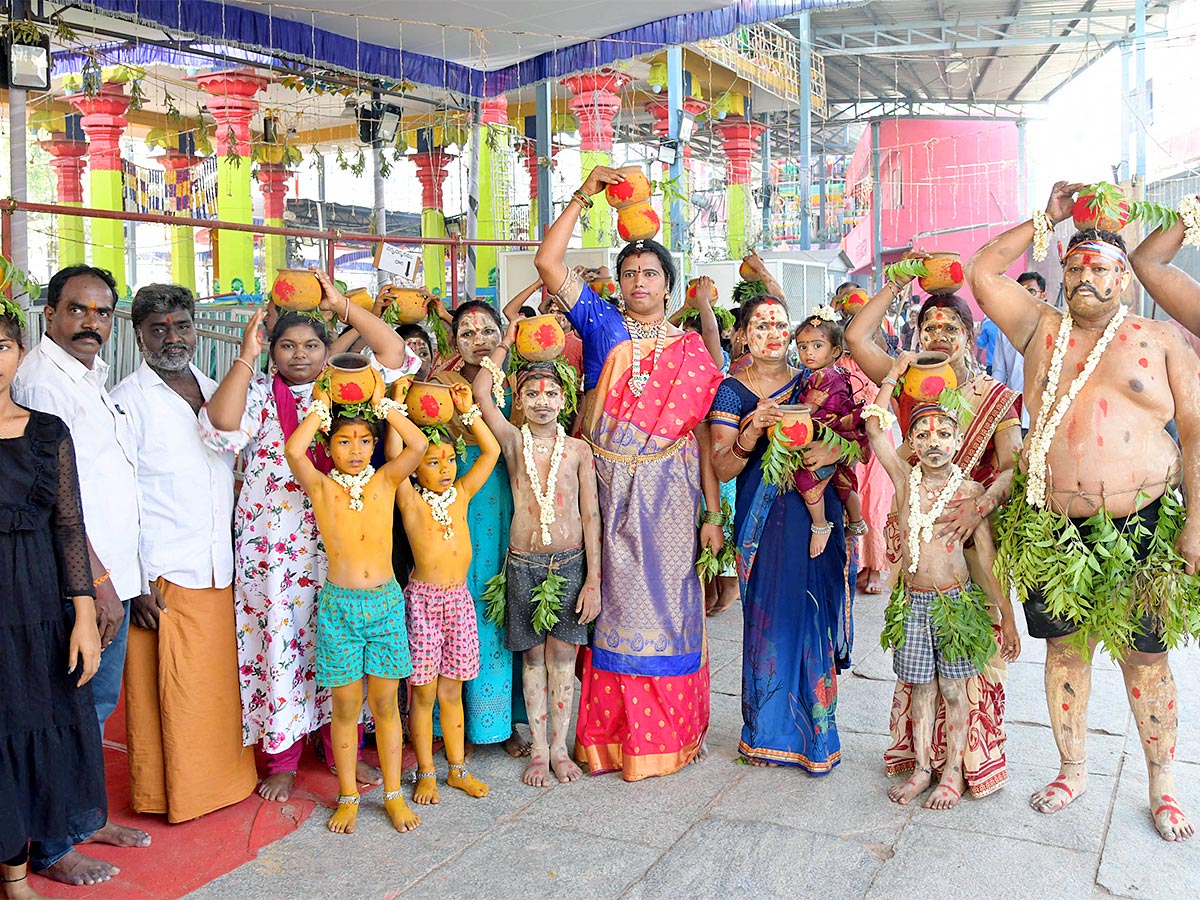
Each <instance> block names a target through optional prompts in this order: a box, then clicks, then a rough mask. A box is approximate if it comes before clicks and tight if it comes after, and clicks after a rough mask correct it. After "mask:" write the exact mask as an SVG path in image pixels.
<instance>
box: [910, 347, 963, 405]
mask: <svg viewBox="0 0 1200 900" xmlns="http://www.w3.org/2000/svg"><path fill="white" fill-rule="evenodd" d="M949 359H950V357H949V356H948V355H947V354H945V353H939V352H936V351H933V350H930V351H927V352H925V353H918V354H917V361H916V362H915V363H913V364H912V365H911V366H909V367H908V371H907V372H905V373H904V382H903V384H904V393H906V394H907V395H908V396H910V397H912V398H913V399H914V400H933V401H936V400H937V399H938V398H939V397H940V396H941V395H942V391H944V390H945V389H946V388H957V387H958V378H957V376H955V374H954V367H953V366H951V365H950V363H949V361H948V360H949Z"/></svg>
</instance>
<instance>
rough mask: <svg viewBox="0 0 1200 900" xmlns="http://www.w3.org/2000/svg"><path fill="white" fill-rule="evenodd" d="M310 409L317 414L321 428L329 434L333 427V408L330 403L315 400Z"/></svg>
mask: <svg viewBox="0 0 1200 900" xmlns="http://www.w3.org/2000/svg"><path fill="white" fill-rule="evenodd" d="M308 411H309V412H310V413H316V414H317V418H318V419H320V421H321V430H322V431H323V432H325V433H326V434H329V429H330V428H332V427H333V410H331V409H330V408H329V404H327V403H326V402H325V401H324V400H313V402H312V405H311V406H309V408H308Z"/></svg>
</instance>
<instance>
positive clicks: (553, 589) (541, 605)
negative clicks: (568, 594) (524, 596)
mask: <svg viewBox="0 0 1200 900" xmlns="http://www.w3.org/2000/svg"><path fill="white" fill-rule="evenodd" d="M566 587H567V579H565V578H563V577H562V576H561V575H559V574H558V573H557V572H555V571H553V570H552V569H549V570H547V571H546V580H545V581H543V582H542V583H541V584H539V585H538V586H537V587H536V588H534V589H533V630H534V631H535V632H537V633H538V634H546V633H547V632H549V631H550V630H551V629H552V628H554V626H555V625H557V624H558V618H559V616H558V614H559V613H560V612H561V611H562V607H563V593H564V591H565V590H566Z"/></svg>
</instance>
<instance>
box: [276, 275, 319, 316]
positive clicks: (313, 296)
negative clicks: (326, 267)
mask: <svg viewBox="0 0 1200 900" xmlns="http://www.w3.org/2000/svg"><path fill="white" fill-rule="evenodd" d="M271 300H272V302H273V303H274V304H275V305H276V306H278V307H279V308H280V309H286V310H290V311H292V312H308V311H309V310H313V309H316V308H317V307H318V306H320V305H321V282H319V281H317V276H316V275H314V274H313V273H312V272H310V271H308V269H280V270H279V273H278V274H277V275H276V276H275V283H274V284H273V285H271Z"/></svg>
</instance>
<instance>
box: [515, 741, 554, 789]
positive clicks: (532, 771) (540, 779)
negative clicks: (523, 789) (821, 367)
mask: <svg viewBox="0 0 1200 900" xmlns="http://www.w3.org/2000/svg"><path fill="white" fill-rule="evenodd" d="M546 754H547V751H544V750H538V751H535V752H534V753H533V754H532V755H531V756H530V757H529V763H528V764H527V765H526V766H525V774H524V775H522V776H521V780H522V781H523V782H525V783H526V784H527V785H529V786H530V787H540V788H546V787H550V785H551V784H552V783H553V782H551V781H550V767H549V765H547V763H546Z"/></svg>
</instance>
